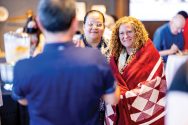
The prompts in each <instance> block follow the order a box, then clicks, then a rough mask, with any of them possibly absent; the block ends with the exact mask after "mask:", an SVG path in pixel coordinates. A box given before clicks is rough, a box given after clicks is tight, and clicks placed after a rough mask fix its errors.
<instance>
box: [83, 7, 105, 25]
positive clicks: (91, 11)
mask: <svg viewBox="0 0 188 125" xmlns="http://www.w3.org/2000/svg"><path fill="white" fill-rule="evenodd" d="M91 13H99V14H100V15H101V16H102V18H103V23H105V18H104V14H103V13H102V12H100V11H98V10H90V11H88V12H87V13H86V15H85V17H84V24H85V23H86V20H87V17H88V15H89V14H91Z"/></svg>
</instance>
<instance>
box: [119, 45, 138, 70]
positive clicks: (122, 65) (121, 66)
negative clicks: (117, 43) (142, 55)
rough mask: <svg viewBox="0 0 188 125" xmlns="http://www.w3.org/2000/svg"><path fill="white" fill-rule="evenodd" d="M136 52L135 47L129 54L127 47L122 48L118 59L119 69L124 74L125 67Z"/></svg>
mask: <svg viewBox="0 0 188 125" xmlns="http://www.w3.org/2000/svg"><path fill="white" fill-rule="evenodd" d="M135 54H136V49H133V51H132V52H131V53H130V55H129V56H128V54H127V52H126V50H125V49H124V50H122V52H121V53H120V56H119V59H118V70H119V72H120V73H121V74H123V71H124V69H125V67H126V66H127V65H128V64H129V63H130V62H131V61H132V59H133V57H134V56H135Z"/></svg>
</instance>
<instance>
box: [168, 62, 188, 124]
mask: <svg viewBox="0 0 188 125" xmlns="http://www.w3.org/2000/svg"><path fill="white" fill-rule="evenodd" d="M187 105H188V61H187V62H186V63H184V64H183V65H182V66H181V67H180V68H179V69H178V71H177V73H176V75H175V77H174V79H173V81H172V83H171V86H170V88H169V90H168V94H167V106H166V107H167V115H166V124H165V125H188V119H187V112H188V106H187Z"/></svg>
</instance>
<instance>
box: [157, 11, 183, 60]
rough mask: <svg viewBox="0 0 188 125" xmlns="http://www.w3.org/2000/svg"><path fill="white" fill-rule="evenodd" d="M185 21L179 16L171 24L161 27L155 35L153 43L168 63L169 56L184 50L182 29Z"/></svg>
mask: <svg viewBox="0 0 188 125" xmlns="http://www.w3.org/2000/svg"><path fill="white" fill-rule="evenodd" d="M184 25H185V19H184V17H183V16H182V15H179V14H177V15H176V16H174V17H173V18H172V19H171V20H170V22H168V23H165V24H164V25H162V26H160V27H159V28H158V29H157V30H156V31H155V33H154V36H153V42H154V44H155V47H156V48H157V50H158V51H159V54H160V55H161V56H162V57H163V60H164V62H165V63H166V61H167V58H168V55H172V54H175V53H177V52H179V51H180V50H183V46H184V39H183V33H182V29H183V27H184Z"/></svg>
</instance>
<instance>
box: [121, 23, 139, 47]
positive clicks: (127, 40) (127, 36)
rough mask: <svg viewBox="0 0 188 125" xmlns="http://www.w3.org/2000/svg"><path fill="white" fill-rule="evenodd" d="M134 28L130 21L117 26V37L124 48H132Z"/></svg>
mask: <svg viewBox="0 0 188 125" xmlns="http://www.w3.org/2000/svg"><path fill="white" fill-rule="evenodd" d="M134 36H135V32H134V28H133V26H132V25H131V24H130V23H127V24H122V25H120V27H119V39H120V42H121V44H122V45H123V46H124V47H125V48H132V47H133V42H134Z"/></svg>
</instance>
